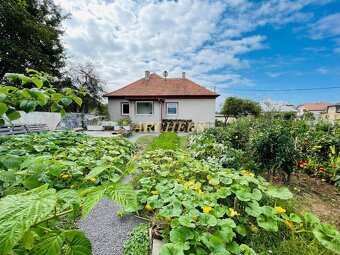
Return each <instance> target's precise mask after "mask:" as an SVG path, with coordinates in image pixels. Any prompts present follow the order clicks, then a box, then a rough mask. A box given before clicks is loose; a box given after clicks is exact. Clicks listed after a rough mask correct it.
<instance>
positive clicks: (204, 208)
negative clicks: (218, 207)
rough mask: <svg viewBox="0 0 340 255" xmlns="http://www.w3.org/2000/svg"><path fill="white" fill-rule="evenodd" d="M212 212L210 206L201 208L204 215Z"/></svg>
mask: <svg viewBox="0 0 340 255" xmlns="http://www.w3.org/2000/svg"><path fill="white" fill-rule="evenodd" d="M211 210H212V208H211V206H204V207H203V212H204V213H209V212H210V211H211Z"/></svg>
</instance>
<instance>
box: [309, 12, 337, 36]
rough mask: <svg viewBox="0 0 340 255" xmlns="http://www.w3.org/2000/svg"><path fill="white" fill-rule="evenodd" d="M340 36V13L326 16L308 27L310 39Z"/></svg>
mask: <svg viewBox="0 0 340 255" xmlns="http://www.w3.org/2000/svg"><path fill="white" fill-rule="evenodd" d="M334 36H340V13H334V14H331V15H328V16H326V17H324V18H322V19H320V20H319V21H317V22H316V23H314V24H312V25H311V26H310V37H311V38H312V39H323V38H326V37H334Z"/></svg>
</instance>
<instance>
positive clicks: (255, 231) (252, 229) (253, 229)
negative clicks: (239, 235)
mask: <svg viewBox="0 0 340 255" xmlns="http://www.w3.org/2000/svg"><path fill="white" fill-rule="evenodd" d="M250 230H251V231H252V232H254V233H257V232H259V229H258V228H257V227H256V225H255V224H253V223H251V222H250Z"/></svg>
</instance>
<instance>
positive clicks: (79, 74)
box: [65, 62, 106, 113]
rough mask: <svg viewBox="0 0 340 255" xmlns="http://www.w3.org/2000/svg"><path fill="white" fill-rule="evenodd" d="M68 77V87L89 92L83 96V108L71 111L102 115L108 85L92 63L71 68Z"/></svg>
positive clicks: (66, 81)
mask: <svg viewBox="0 0 340 255" xmlns="http://www.w3.org/2000/svg"><path fill="white" fill-rule="evenodd" d="M67 77H68V78H66V80H65V83H66V85H68V86H71V87H74V88H75V86H76V87H77V88H78V89H81V90H82V91H85V92H87V93H86V94H83V95H82V96H81V98H82V99H83V102H84V103H83V104H82V106H81V108H80V109H79V108H77V109H75V108H73V109H71V110H72V111H80V112H82V113H85V112H91V111H95V110H97V112H100V113H102V112H103V111H104V108H105V105H104V103H103V94H104V93H105V90H104V87H105V85H106V83H105V82H104V80H103V79H102V78H101V77H100V75H99V73H98V72H97V71H96V68H95V65H94V64H93V63H92V62H86V63H81V64H78V65H76V66H73V67H72V68H70V70H69V72H68V74H67ZM78 84H80V85H78ZM75 107H76V106H75Z"/></svg>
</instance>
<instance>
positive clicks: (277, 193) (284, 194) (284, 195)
mask: <svg viewBox="0 0 340 255" xmlns="http://www.w3.org/2000/svg"><path fill="white" fill-rule="evenodd" d="M266 194H267V195H268V196H271V197H274V198H280V199H291V198H293V194H292V192H290V191H289V189H287V188H285V187H284V188H281V189H276V188H275V187H273V186H269V187H268V189H267V191H266Z"/></svg>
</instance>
